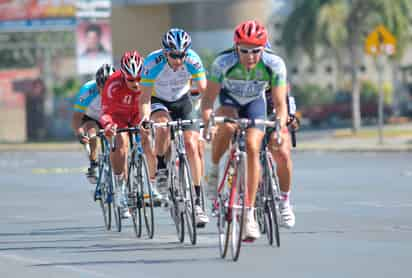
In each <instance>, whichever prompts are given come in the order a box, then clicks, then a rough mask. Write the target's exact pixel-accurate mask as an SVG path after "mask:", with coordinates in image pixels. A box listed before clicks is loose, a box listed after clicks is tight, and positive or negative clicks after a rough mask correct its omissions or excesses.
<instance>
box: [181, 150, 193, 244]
mask: <svg viewBox="0 0 412 278" xmlns="http://www.w3.org/2000/svg"><path fill="white" fill-rule="evenodd" d="M179 184H180V186H181V189H182V194H183V195H182V197H183V200H184V208H183V211H184V216H185V221H186V227H187V233H188V234H189V238H190V242H191V243H192V244H193V245H194V244H196V239H197V235H196V219H195V216H196V215H195V188H194V186H193V181H192V175H191V173H190V168H189V162H188V161H187V158H186V157H185V156H180V159H179Z"/></svg>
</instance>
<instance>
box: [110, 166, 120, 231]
mask: <svg viewBox="0 0 412 278" xmlns="http://www.w3.org/2000/svg"><path fill="white" fill-rule="evenodd" d="M110 172H111V184H112V187H111V192H112V196H113V197H112V201H113V216H114V222H115V223H116V230H117V231H118V232H119V233H120V232H121V231H122V214H121V209H120V204H119V196H117V191H118V190H117V188H118V185H117V183H116V180H115V178H114V173H113V171H112V170H111V171H110Z"/></svg>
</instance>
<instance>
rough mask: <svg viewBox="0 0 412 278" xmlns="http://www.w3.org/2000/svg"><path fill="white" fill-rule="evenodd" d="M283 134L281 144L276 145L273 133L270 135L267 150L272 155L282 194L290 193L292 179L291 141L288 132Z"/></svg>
mask: <svg viewBox="0 0 412 278" xmlns="http://www.w3.org/2000/svg"><path fill="white" fill-rule="evenodd" d="M282 132H285V134H284V136H283V139H284V140H283V143H282V144H281V145H280V146H279V145H277V144H276V143H275V142H276V139H275V138H274V137H275V133H272V135H271V140H270V142H269V149H270V152H271V153H272V156H273V158H274V160H275V161H276V166H277V169H276V172H277V175H278V178H279V186H280V190H281V191H282V192H290V187H291V179H292V157H291V140H290V135H289V132H287V131H282Z"/></svg>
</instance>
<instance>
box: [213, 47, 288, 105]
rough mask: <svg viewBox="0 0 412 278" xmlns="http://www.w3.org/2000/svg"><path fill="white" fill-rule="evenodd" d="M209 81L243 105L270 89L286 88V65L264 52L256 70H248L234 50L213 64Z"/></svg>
mask: <svg viewBox="0 0 412 278" xmlns="http://www.w3.org/2000/svg"><path fill="white" fill-rule="evenodd" d="M209 80H211V81H214V82H216V83H220V84H221V86H222V90H223V91H224V92H225V93H227V94H228V95H230V96H231V97H232V98H234V99H235V100H236V101H237V102H238V103H239V104H240V105H245V104H247V103H249V102H251V101H253V100H255V99H257V98H260V97H265V92H266V91H267V90H269V89H270V88H273V87H276V86H283V85H286V66H285V63H284V61H283V59H282V58H280V57H279V56H277V55H275V54H274V53H273V52H271V51H270V50H268V49H265V50H264V51H263V53H262V57H261V59H260V61H259V63H258V64H257V65H256V67H254V68H253V69H251V70H249V71H248V70H247V69H246V68H245V67H244V66H243V65H242V64H240V62H239V58H238V55H237V53H236V51H235V49H229V50H227V51H224V52H222V53H221V54H220V55H218V56H217V58H216V59H215V61H214V62H213V64H212V68H211V71H210V75H209Z"/></svg>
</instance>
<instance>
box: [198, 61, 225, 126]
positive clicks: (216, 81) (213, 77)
mask: <svg viewBox="0 0 412 278" xmlns="http://www.w3.org/2000/svg"><path fill="white" fill-rule="evenodd" d="M222 81H223V71H222V67H221V66H220V65H219V58H217V59H215V61H214V62H213V64H212V66H211V70H210V72H209V74H208V80H207V88H206V92H205V93H204V94H202V102H201V109H202V118H203V121H204V122H205V123H207V122H208V121H209V118H210V114H211V113H212V112H213V105H214V103H215V100H216V97H217V95H218V94H219V93H220V90H221V83H222Z"/></svg>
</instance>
